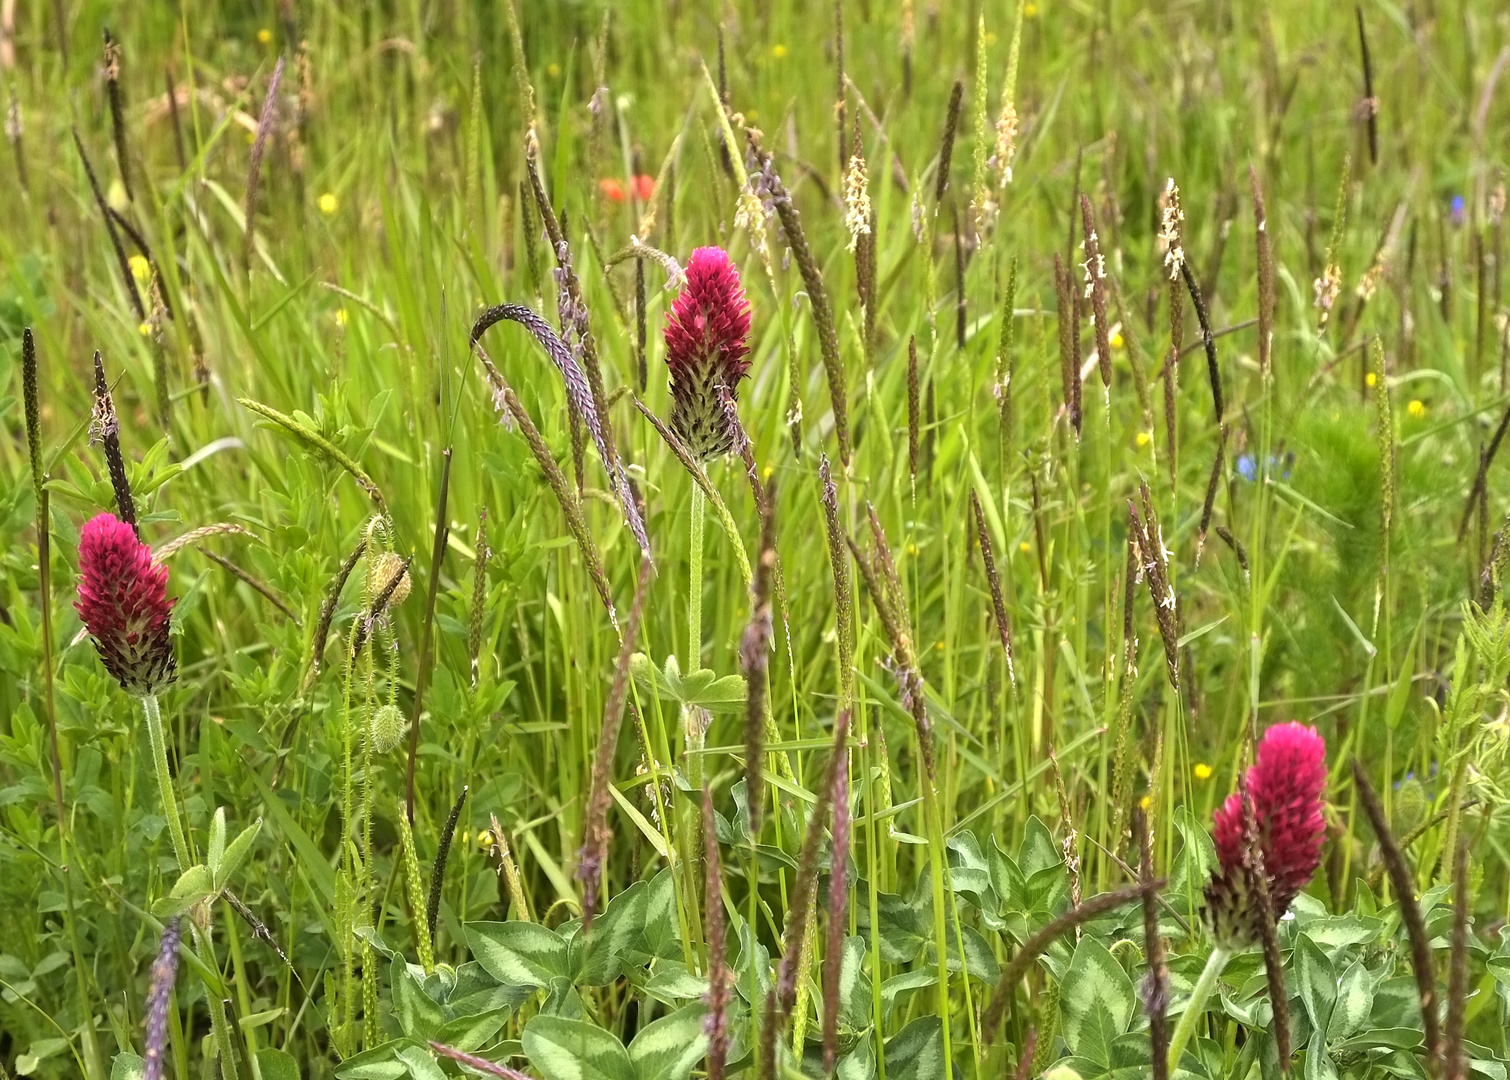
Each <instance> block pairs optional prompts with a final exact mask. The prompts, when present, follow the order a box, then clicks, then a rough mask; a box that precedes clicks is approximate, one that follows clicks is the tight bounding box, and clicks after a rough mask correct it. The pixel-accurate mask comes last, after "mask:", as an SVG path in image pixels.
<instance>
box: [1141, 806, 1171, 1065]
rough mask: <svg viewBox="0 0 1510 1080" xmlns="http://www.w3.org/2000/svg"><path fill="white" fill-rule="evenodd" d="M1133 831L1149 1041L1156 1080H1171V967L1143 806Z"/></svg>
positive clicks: (1144, 999)
mask: <svg viewBox="0 0 1510 1080" xmlns="http://www.w3.org/2000/svg"><path fill="white" fill-rule="evenodd" d="M1133 832H1134V833H1135V834H1136V835H1137V837H1138V882H1139V884H1141V885H1142V887H1143V959H1144V963H1145V964H1146V965H1147V967H1148V980H1147V982H1146V983H1145V985H1144V989H1143V1011H1144V1012H1146V1013H1147V1014H1148V1038H1149V1042H1150V1044H1151V1047H1152V1053H1151V1056H1150V1059H1149V1060H1150V1062H1151V1064H1152V1066H1153V1080H1169V1062H1168V1061H1167V1060H1166V1059H1167V1058H1168V1057H1169V1021H1168V1018H1167V1017H1166V1015H1165V1009H1166V1008H1168V1005H1169V968H1168V966H1167V965H1166V964H1165V962H1164V936H1163V935H1162V934H1160V933H1159V904H1158V898H1159V894H1158V891H1157V890H1156V889H1154V888H1152V887H1151V886H1152V884H1153V830H1152V829H1150V828H1149V827H1148V818H1147V817H1145V816H1144V814H1143V808H1142V807H1140V806H1139V807H1134V808H1133Z"/></svg>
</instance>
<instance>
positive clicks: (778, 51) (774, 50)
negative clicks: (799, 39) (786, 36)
mask: <svg viewBox="0 0 1510 1080" xmlns="http://www.w3.org/2000/svg"><path fill="white" fill-rule="evenodd" d="M771 55H772V56H774V57H775V58H776V59H777V60H781V59H784V58H785V57H786V46H785V45H773V46H771Z"/></svg>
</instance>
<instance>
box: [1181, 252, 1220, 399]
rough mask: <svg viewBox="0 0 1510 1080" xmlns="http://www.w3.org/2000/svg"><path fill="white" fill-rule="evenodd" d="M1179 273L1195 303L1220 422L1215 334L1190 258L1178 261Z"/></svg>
mask: <svg viewBox="0 0 1510 1080" xmlns="http://www.w3.org/2000/svg"><path fill="white" fill-rule="evenodd" d="M1180 273H1181V274H1182V275H1184V278H1185V288H1186V289H1188V290H1189V291H1190V300H1191V303H1193V304H1194V305H1195V317H1196V319H1197V320H1199V321H1200V324H1201V343H1202V344H1203V345H1205V347H1206V374H1207V375H1209V376H1210V377H1211V408H1212V411H1213V412H1214V413H1215V414H1216V422H1217V423H1218V424H1220V423H1221V422H1222V371H1221V368H1219V367H1218V366H1217V363H1216V336H1215V335H1214V334H1213V333H1212V332H1211V317H1210V316H1209V315H1208V314H1207V313H1206V301H1205V300H1203V299H1202V298H1201V287H1200V286H1199V285H1197V284H1196V283H1195V275H1194V274H1192V273H1191V271H1190V260H1189V259H1186V260H1185V261H1183V262H1181V263H1180Z"/></svg>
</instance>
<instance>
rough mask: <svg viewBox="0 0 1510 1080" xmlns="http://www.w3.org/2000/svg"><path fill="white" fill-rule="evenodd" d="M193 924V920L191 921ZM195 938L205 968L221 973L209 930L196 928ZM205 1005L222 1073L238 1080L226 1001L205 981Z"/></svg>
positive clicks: (227, 1078)
mask: <svg viewBox="0 0 1510 1080" xmlns="http://www.w3.org/2000/svg"><path fill="white" fill-rule="evenodd" d="M190 922H191V924H192V920H190ZM194 936H195V938H196V939H197V943H198V946H199V948H198V952H199V959H200V961H201V962H202V963H203V964H204V965H205V967H207V968H210V969H211V970H213V971H215V972H216V973H219V971H220V961H218V960H216V959H215V949H214V946H212V945H211V944H210V934H209V931H208V930H205V931H200V930H199V928H198V927H197V926H195V928H194ZM204 990H205V993H204V999H205V1004H206V1005H208V1006H209V1009H210V1035H211V1037H212V1038H214V1040H215V1048H216V1050H217V1051H219V1053H220V1072H221V1075H222V1076H223V1077H224V1078H225V1080H237V1078H238V1076H239V1072H238V1070H237V1068H236V1048H235V1047H234V1046H233V1045H231V1021H230V1018H229V1017H228V1016H226V1012H225V1001H224V999H222V998H221V996H220V992H219V991H218V990H217V989H216V988H215V987H213V986H211V985H210V984H209V982H208V980H206V981H205V988H204Z"/></svg>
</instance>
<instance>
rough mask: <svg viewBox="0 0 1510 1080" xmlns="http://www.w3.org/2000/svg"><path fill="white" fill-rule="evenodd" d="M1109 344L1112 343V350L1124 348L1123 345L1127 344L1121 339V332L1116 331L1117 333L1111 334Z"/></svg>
mask: <svg viewBox="0 0 1510 1080" xmlns="http://www.w3.org/2000/svg"><path fill="white" fill-rule="evenodd" d="M1111 343H1112V348H1114V349H1120V348H1122V346H1124V345H1126V344H1127V342H1126V341H1125V340H1123V338H1122V331H1120V330H1118V331H1116V332H1115V333H1113V334H1112V336H1111Z"/></svg>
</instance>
